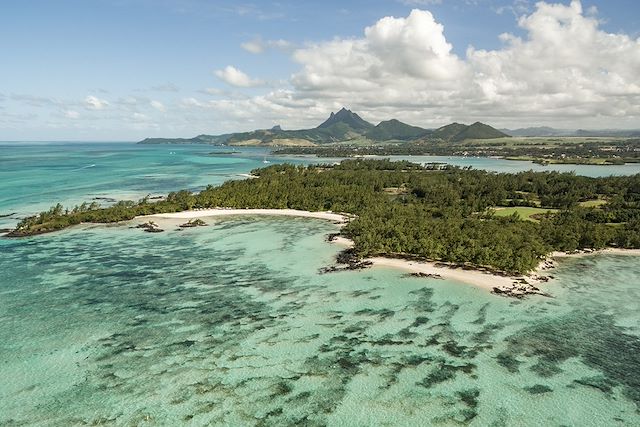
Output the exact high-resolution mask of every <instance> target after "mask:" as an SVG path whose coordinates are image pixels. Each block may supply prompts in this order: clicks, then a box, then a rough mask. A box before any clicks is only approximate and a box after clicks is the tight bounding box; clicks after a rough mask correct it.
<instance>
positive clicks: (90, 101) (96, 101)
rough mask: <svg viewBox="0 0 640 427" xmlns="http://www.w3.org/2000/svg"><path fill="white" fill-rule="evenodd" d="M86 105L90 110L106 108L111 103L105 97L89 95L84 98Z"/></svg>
mask: <svg viewBox="0 0 640 427" xmlns="http://www.w3.org/2000/svg"><path fill="white" fill-rule="evenodd" d="M84 105H85V108H87V109H88V110H104V109H105V108H107V107H108V106H109V103H108V102H107V101H106V100H104V99H100V98H98V97H96V96H93V95H89V96H87V97H86V98H85V99H84Z"/></svg>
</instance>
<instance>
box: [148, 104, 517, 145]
mask: <svg viewBox="0 0 640 427" xmlns="http://www.w3.org/2000/svg"><path fill="white" fill-rule="evenodd" d="M503 137H508V135H506V134H504V133H502V132H500V131H498V130H497V129H495V128H493V127H491V126H489V125H486V124H484V123H480V122H476V123H474V124H472V125H464V124H460V123H452V124H449V125H446V126H442V127H440V128H438V129H436V130H435V131H434V130H430V129H425V128H422V127H419V126H412V125H409V124H406V123H403V122H401V121H400V120H397V119H390V120H383V121H381V122H380V123H378V124H377V125H373V124H372V123H370V122H368V121H366V120H364V119H363V118H362V117H360V116H359V115H358V114H357V113H354V112H353V111H351V110H348V109H347V108H345V107H343V108H341V109H340V110H339V111H338V112H336V113H334V112H332V113H331V114H330V115H329V117H328V118H327V119H326V120H325V121H323V122H322V123H320V124H319V125H318V126H317V127H315V128H311V129H298V130H283V129H282V128H281V127H280V125H275V126H273V127H272V128H270V129H257V130H253V131H248V132H236V133H228V134H221V135H206V134H202V135H198V136H196V137H194V138H145V139H144V140H142V141H140V142H138V143H139V144H211V145H232V146H233V145H263V146H287V145H296V146H304V145H309V146H313V145H319V144H328V143H335V142H343V141H352V140H357V139H365V140H369V141H371V142H373V143H377V142H385V141H404V142H409V141H424V140H425V139H426V140H429V139H438V140H444V141H452V142H458V141H462V140H464V139H486V138H503Z"/></svg>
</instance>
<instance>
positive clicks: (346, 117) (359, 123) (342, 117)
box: [318, 107, 373, 130]
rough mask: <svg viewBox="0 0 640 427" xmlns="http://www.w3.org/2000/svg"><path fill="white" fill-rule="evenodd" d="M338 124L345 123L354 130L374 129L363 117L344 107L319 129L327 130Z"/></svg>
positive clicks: (330, 116)
mask: <svg viewBox="0 0 640 427" xmlns="http://www.w3.org/2000/svg"><path fill="white" fill-rule="evenodd" d="M338 123H344V124H346V125H347V126H349V127H351V128H352V129H354V130H366V129H370V128H372V127H373V125H372V124H371V123H369V122H367V121H366V120H364V119H363V118H362V117H360V116H359V115H357V114H356V113H354V112H352V111H351V110H347V109H346V108H345V107H342V108H341V109H340V111H338V112H337V113H333V112H332V113H331V115H329V118H328V119H327V120H325V121H324V122H323V123H322V124H321V125H320V126H318V128H327V127H330V126H333V125H335V124H338Z"/></svg>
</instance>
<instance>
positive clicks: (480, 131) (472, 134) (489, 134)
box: [453, 122, 509, 141]
mask: <svg viewBox="0 0 640 427" xmlns="http://www.w3.org/2000/svg"><path fill="white" fill-rule="evenodd" d="M508 136H509V135H507V134H506V133H502V132H500V131H499V130H498V129H495V128H493V127H491V126H489V125H485V124H484V123H480V122H475V123H474V124H472V125H471V126H468V127H467V128H466V129H465V130H463V131H462V132H460V133H459V134H457V135H456V136H455V137H454V138H453V140H454V141H463V140H465V139H494V138H506V137H508Z"/></svg>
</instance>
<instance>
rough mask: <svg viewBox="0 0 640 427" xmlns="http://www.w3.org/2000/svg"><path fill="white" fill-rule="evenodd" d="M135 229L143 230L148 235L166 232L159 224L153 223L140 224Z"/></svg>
mask: <svg viewBox="0 0 640 427" xmlns="http://www.w3.org/2000/svg"><path fill="white" fill-rule="evenodd" d="M135 228H142V229H143V230H144V231H145V232H147V233H162V232H163V231H164V230H163V229H161V228H160V226H159V225H158V224H156V223H155V222H153V221H148V222H145V223H142V224H138V225H136V227H135Z"/></svg>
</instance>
